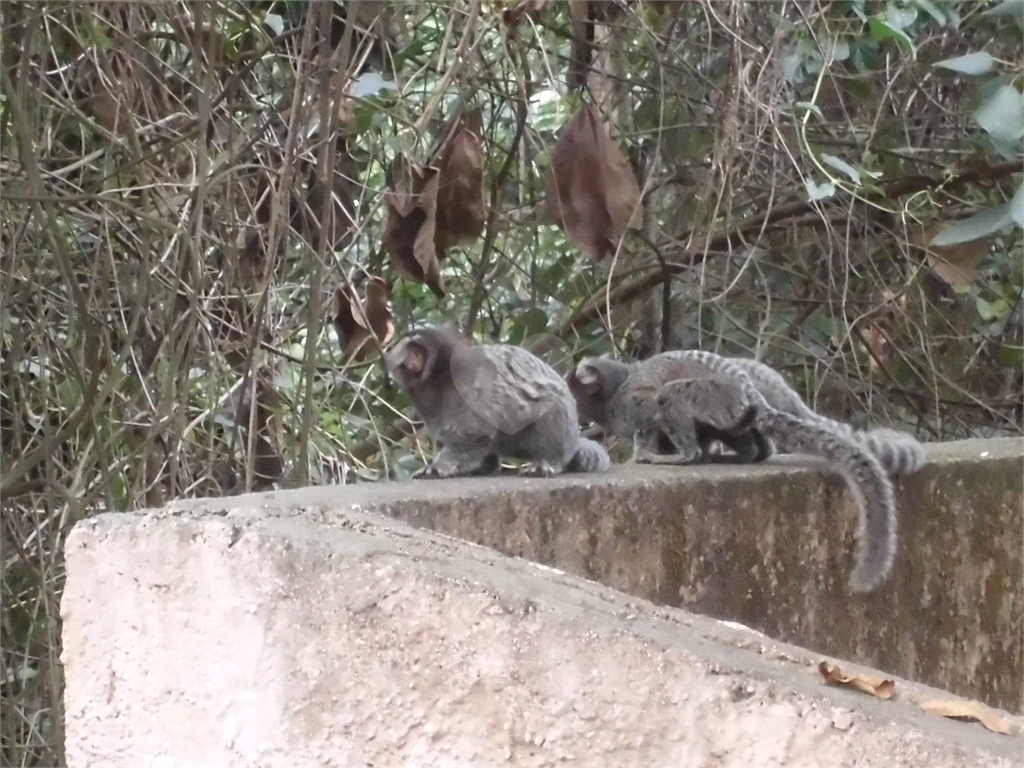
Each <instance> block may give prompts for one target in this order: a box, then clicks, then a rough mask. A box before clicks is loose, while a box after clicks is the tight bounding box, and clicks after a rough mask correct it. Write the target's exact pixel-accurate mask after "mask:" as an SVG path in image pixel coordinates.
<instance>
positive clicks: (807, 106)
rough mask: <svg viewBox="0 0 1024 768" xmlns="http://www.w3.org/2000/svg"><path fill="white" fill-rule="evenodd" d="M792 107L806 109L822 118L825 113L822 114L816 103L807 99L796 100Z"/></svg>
mask: <svg viewBox="0 0 1024 768" xmlns="http://www.w3.org/2000/svg"><path fill="white" fill-rule="evenodd" d="M793 109H807V110H810V111H811V112H813V113H814V114H816V115H817V116H818V117H820V118H821V119H822V120H824V119H825V115H824V114H822V112H821V110H820V109H819V108H818V105H817V104H812V103H811V102H809V101H798V102H796V103H795V104H794V105H793Z"/></svg>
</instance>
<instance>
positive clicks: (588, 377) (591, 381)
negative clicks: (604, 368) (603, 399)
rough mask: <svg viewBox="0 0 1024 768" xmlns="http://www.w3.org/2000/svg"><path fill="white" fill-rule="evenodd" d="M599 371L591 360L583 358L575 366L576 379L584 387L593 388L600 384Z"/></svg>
mask: <svg viewBox="0 0 1024 768" xmlns="http://www.w3.org/2000/svg"><path fill="white" fill-rule="evenodd" d="M601 379H602V376H601V371H600V370H599V369H598V367H597V366H596V365H594V363H593V362H592V361H591V360H589V359H588V360H583V361H581V362H580V364H579V365H577V366H576V380H577V381H578V382H579V383H580V384H581V385H582V386H583V387H584V388H586V389H588V390H595V389H597V388H598V387H599V386H600V385H601Z"/></svg>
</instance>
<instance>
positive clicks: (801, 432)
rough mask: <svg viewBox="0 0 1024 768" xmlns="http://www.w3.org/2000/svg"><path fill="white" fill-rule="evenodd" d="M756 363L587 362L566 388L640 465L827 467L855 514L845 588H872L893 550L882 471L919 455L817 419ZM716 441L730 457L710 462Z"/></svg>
mask: <svg viewBox="0 0 1024 768" xmlns="http://www.w3.org/2000/svg"><path fill="white" fill-rule="evenodd" d="M753 362H754V361H747V360H735V359H731V358H724V357H721V356H719V355H715V354H712V353H710V352H702V351H697V350H688V351H679V352H666V353H663V354H660V355H655V356H654V357H651V358H650V359H648V360H645V361H643V362H639V363H633V364H631V365H630V364H626V363H622V362H617V361H614V360H608V359H603V358H591V359H588V360H584V361H582V362H581V363H580V364H579V365H578V366H577V368H576V371H575V373H574V374H573V375H572V376H571V377H570V380H569V386H570V389H571V390H572V392H573V395H574V396H575V397H576V401H577V406H578V407H579V410H580V413H581V414H582V415H583V417H584V418H587V419H590V420H591V421H594V422H596V423H598V424H600V425H602V426H603V427H604V428H605V429H606V430H607V431H608V432H610V433H612V434H615V435H617V436H619V437H623V438H628V439H632V440H633V455H634V460H636V461H638V462H645V463H662V464H693V463H700V462H706V461H733V462H751V461H761V460H763V459H766V458H768V456H770V455H771V454H772V453H773V452H774V450H775V449H778V450H780V451H782V452H786V453H803V454H811V455H814V456H820V457H822V458H824V459H826V460H827V461H829V462H830V463H831V465H832V466H833V467H835V468H836V469H837V470H838V471H840V472H841V473H842V475H843V476H844V477H845V478H846V481H847V483H848V485H849V486H850V489H851V491H852V493H853V495H854V498H855V499H856V501H857V506H858V507H859V509H860V524H859V530H858V539H859V542H860V543H859V545H858V552H857V564H856V566H855V568H854V570H853V573H852V574H851V576H850V586H851V588H852V589H854V590H857V591H867V590H870V589H873V588H874V587H876V586H877V585H878V584H879V583H881V581H882V580H883V579H884V578H885V577H886V576H887V575H888V573H889V570H890V568H891V567H892V560H893V556H894V554H895V551H896V503H895V499H894V497H893V488H892V483H891V482H890V480H889V477H888V475H887V472H886V470H887V469H888V470H890V471H902V472H905V471H914V470H916V469H917V468H918V467H919V466H920V465H921V463H922V462H923V457H924V453H923V449H922V448H921V446H920V444H919V443H917V441H916V440H914V438H913V437H911V436H910V435H903V434H902V433H898V432H892V431H890V430H876V431H873V432H869V433H855V432H854V431H853V429H852V428H851V427H850V426H849V425H846V424H842V423H840V422H835V421H832V420H831V419H827V418H825V417H823V416H819V415H818V414H816V413H814V411H812V410H811V409H810V408H808V407H807V406H806V405H805V404H804V403H803V401H802V400H801V399H800V397H799V395H797V394H796V392H794V391H793V390H792V389H791V388H790V387H789V385H788V384H786V382H785V380H784V379H783V378H782V377H781V376H780V375H779V374H778V373H776V372H775V371H773V370H772V369H771V368H769V367H768V366H765V365H763V364H761V363H757V364H756V365H751V364H752V363H753ZM715 441H719V442H721V443H723V444H724V445H726V446H727V447H728V448H730V449H731V450H732V451H733V452H734V453H735V456H732V457H725V456H723V457H716V456H713V455H712V454H711V452H710V451H709V448H710V446H711V444H712V443H713V442H715Z"/></svg>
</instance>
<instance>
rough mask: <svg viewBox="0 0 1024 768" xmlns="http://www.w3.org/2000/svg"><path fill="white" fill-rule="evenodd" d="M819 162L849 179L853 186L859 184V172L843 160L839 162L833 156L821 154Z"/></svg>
mask: <svg viewBox="0 0 1024 768" xmlns="http://www.w3.org/2000/svg"><path fill="white" fill-rule="evenodd" d="M821 162H823V163H825V165H831V166H832V167H833V168H835V169H836V170H837V171H839V172H840V173H845V174H846V175H847V176H849V177H850V181H852V182H853V183H854V184H860V171H858V170H857V169H856V168H854V167H853V166H852V165H850V164H849V163H847V162H846V161H845V160H840V159H839V158H838V157H836V156H835V155H826V154H825V153H824V152H822V153H821Z"/></svg>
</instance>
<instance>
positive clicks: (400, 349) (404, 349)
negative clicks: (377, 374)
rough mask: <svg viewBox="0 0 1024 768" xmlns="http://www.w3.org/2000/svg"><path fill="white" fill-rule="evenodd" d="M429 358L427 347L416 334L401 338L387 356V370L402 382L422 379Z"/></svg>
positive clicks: (407, 382) (408, 382)
mask: <svg viewBox="0 0 1024 768" xmlns="http://www.w3.org/2000/svg"><path fill="white" fill-rule="evenodd" d="M429 358H430V355H429V353H428V352H427V348H426V347H425V346H424V345H423V342H422V341H421V340H420V339H419V338H417V337H416V336H410V337H409V338H407V339H402V340H401V341H400V342H398V344H397V345H396V346H395V348H394V349H393V350H391V352H389V353H388V356H387V364H388V370H390V371H391V372H392V373H394V374H395V375H396V376H397V377H398V378H399V379H400V380H401V381H402V383H403V384H412V383H415V382H418V381H422V380H423V379H424V378H425V376H426V373H427V363H428V360H429Z"/></svg>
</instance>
